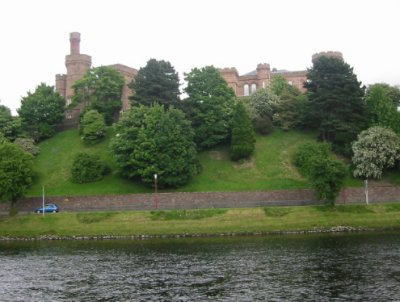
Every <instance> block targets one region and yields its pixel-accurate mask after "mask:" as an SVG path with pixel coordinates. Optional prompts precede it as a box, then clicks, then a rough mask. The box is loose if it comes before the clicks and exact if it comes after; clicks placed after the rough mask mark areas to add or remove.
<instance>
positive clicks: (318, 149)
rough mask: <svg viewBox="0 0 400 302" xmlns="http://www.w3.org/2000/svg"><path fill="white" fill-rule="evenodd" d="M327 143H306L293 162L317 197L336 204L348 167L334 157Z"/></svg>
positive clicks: (299, 149)
mask: <svg viewBox="0 0 400 302" xmlns="http://www.w3.org/2000/svg"><path fill="white" fill-rule="evenodd" d="M330 153H331V148H330V145H329V144H327V143H316V142H312V143H304V144H302V145H300V146H299V148H298V150H297V152H296V153H295V154H294V157H293V162H294V164H295V165H296V167H297V168H298V169H299V172H300V173H301V174H302V175H303V176H305V177H306V178H307V179H308V180H309V181H310V182H311V184H312V186H313V188H314V190H315V196H316V197H317V198H318V199H320V200H325V201H327V202H329V203H330V204H334V203H335V200H336V198H337V196H338V195H339V193H340V189H341V188H342V186H343V183H344V178H345V176H346V167H345V166H344V164H343V163H342V162H340V161H339V160H337V159H335V158H333V157H332V155H331V154H330Z"/></svg>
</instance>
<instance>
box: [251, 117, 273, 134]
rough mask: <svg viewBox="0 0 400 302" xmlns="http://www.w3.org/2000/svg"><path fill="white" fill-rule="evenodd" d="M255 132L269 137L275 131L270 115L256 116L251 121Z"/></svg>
mask: <svg viewBox="0 0 400 302" xmlns="http://www.w3.org/2000/svg"><path fill="white" fill-rule="evenodd" d="M251 122H252V124H253V127H254V130H255V131H256V132H257V133H259V134H262V135H267V134H270V133H272V131H274V126H273V125H272V121H271V119H270V117H269V116H268V115H259V114H257V115H255V116H253V117H252V120H251Z"/></svg>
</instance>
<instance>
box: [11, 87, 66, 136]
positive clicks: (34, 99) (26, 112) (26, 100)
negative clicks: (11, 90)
mask: <svg viewBox="0 0 400 302" xmlns="http://www.w3.org/2000/svg"><path fill="white" fill-rule="evenodd" d="M64 106H65V100H64V98H63V97H61V96H60V95H59V94H58V92H55V91H54V87H53V86H47V85H46V84H44V83H42V84H40V85H39V86H37V87H36V90H35V92H33V93H31V92H28V95H27V96H25V97H23V98H22V100H21V108H19V109H18V110H17V111H18V114H19V116H20V117H21V119H22V127H23V129H24V130H25V131H27V132H28V133H29V134H30V136H31V137H32V138H34V139H35V140H41V139H44V138H48V137H51V136H53V135H54V133H55V127H56V126H57V125H58V124H60V123H61V122H62V121H63V119H64Z"/></svg>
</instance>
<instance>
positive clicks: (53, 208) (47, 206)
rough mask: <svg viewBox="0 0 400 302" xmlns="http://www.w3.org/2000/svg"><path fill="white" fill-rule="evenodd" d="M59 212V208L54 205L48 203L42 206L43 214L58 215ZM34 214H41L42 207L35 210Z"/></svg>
mask: <svg viewBox="0 0 400 302" xmlns="http://www.w3.org/2000/svg"><path fill="white" fill-rule="evenodd" d="M58 211H60V207H59V206H58V205H57V204H55V203H48V204H45V205H44V212H45V213H58ZM35 212H36V213H38V214H39V213H43V207H40V208H37V209H36V210H35Z"/></svg>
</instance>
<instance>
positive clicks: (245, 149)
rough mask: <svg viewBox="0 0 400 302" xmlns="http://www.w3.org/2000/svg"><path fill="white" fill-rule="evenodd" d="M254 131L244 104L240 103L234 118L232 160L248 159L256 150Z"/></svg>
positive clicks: (237, 105)
mask: <svg viewBox="0 0 400 302" xmlns="http://www.w3.org/2000/svg"><path fill="white" fill-rule="evenodd" d="M255 142H256V140H255V137H254V129H253V125H252V124H251V120H250V117H249V115H248V113H247V111H246V108H245V106H244V104H243V103H242V102H240V101H239V102H238V103H237V104H236V107H235V111H234V113H233V118H232V137H231V147H230V157H231V159H232V160H239V159H243V158H248V157H249V156H250V155H251V154H252V153H253V151H254V149H255Z"/></svg>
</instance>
